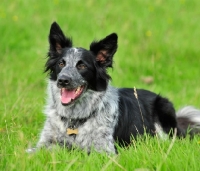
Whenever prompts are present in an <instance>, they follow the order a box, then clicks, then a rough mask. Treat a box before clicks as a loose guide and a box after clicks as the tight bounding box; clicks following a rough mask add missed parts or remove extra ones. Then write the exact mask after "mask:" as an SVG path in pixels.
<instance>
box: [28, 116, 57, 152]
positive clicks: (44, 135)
mask: <svg viewBox="0 0 200 171" xmlns="http://www.w3.org/2000/svg"><path fill="white" fill-rule="evenodd" d="M54 146H56V139H55V132H54V129H53V127H52V125H51V124H50V121H48V120H47V121H46V123H45V125H44V128H43V130H42V132H41V135H40V139H39V141H38V143H37V145H36V147H34V148H29V149H27V150H26V152H28V153H33V152H35V151H37V150H38V149H40V148H47V149H52V148H53V147H54Z"/></svg>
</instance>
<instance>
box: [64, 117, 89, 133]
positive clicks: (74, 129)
mask: <svg viewBox="0 0 200 171" xmlns="http://www.w3.org/2000/svg"><path fill="white" fill-rule="evenodd" d="M61 120H62V121H64V122H68V128H67V135H77V134H78V127H79V126H80V125H83V124H84V123H85V122H86V120H87V119H86V118H84V119H69V118H66V117H63V116H61Z"/></svg>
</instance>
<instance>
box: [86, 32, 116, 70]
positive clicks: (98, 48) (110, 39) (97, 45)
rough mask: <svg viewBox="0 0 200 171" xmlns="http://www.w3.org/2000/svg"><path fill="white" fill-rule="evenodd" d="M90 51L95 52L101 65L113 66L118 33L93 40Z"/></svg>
mask: <svg viewBox="0 0 200 171" xmlns="http://www.w3.org/2000/svg"><path fill="white" fill-rule="evenodd" d="M90 51H92V52H93V53H94V55H95V57H96V61H97V62H98V63H99V64H100V66H103V67H112V63H113V55H114V54H115V52H116V51H117V34H116V33H112V34H110V35H108V36H107V37H105V38H104V39H102V40H100V41H93V42H92V43H91V44H90Z"/></svg>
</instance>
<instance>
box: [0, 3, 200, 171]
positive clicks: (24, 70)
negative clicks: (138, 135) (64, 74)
mask: <svg viewBox="0 0 200 171" xmlns="http://www.w3.org/2000/svg"><path fill="white" fill-rule="evenodd" d="M199 6H200V1H199V0H192V1H189V0H177V1H175V0H168V1H164V0H155V1H148V0H128V1H120V0H110V1H107V0H101V1H96V2H95V1H92V0H88V1H81V0H66V1H64V0H63V1H62V0H53V1H47V0H43V1H35V0H29V1H25V0H24V1H20V0H15V1H12V2H11V1H6V0H2V1H1V3H0V33H1V36H0V52H1V57H0V78H1V79H0V80H1V81H0V83H1V89H0V116H1V117H0V170H6V171H12V170H16V171H18V170H20V171H21V170H25V171H28V170H30V171H33V170H38V171H40V170H42V171H46V170H48V171H49V170H54V171H58V170H84V171H86V170H92V171H95V170H102V171H103V170H128V171H129V170H136V171H147V170H162V171H168V170H178V171H179V170H189V171H196V170H200V167H199V161H200V143H199V142H200V137H198V136H196V137H195V138H194V139H193V140H191V141H190V140H189V138H186V139H185V140H175V142H174V141H172V140H167V141H160V140H158V139H156V138H154V139H152V138H150V137H147V138H146V139H144V140H139V141H137V142H135V141H133V143H132V145H131V146H130V148H128V149H121V148H119V155H118V156H107V155H106V154H98V153H95V152H93V153H92V154H91V155H89V156H88V155H87V154H86V153H85V152H84V151H78V150H74V151H68V150H67V149H64V150H63V149H59V148H58V149H56V150H55V151H52V152H49V151H46V150H41V151H39V152H37V153H35V154H31V155H30V154H26V153H25V149H26V148H28V147H32V146H35V144H36V142H37V140H38V136H39V133H40V130H41V129H42V127H43V123H44V120H45V117H44V116H43V114H42V110H43V106H44V104H45V89H46V81H45V80H46V75H45V74H43V69H44V68H43V66H44V63H45V57H46V53H47V49H48V39H47V37H48V33H49V28H50V25H51V23H52V22H53V21H57V22H58V23H59V24H60V26H61V27H62V28H63V30H64V31H65V33H66V34H67V35H68V36H71V37H73V40H74V45H75V46H79V47H80V46H81V47H84V48H88V47H89V44H90V43H91V41H92V40H93V39H101V38H103V37H105V36H106V35H108V34H110V33H112V32H116V33H118V36H119V48H118V52H117V53H116V55H115V63H114V69H112V70H110V71H109V72H110V74H111V76H112V78H113V81H112V85H114V86H116V87H122V86H123V87H134V86H135V87H136V88H145V89H148V90H151V91H154V92H156V93H160V94H161V95H163V96H166V97H168V98H169V99H170V100H171V101H172V102H173V103H174V106H175V108H176V109H177V110H178V109H179V108H180V107H182V106H185V105H193V106H196V107H199V108H200V100H199V97H200V86H199V85H200V79H199V73H200V68H199V64H200V48H199V45H200V22H199V16H200V10H199ZM149 77H150V78H151V82H150V83H149V82H148V81H147V78H149Z"/></svg>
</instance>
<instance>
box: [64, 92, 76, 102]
mask: <svg viewBox="0 0 200 171" xmlns="http://www.w3.org/2000/svg"><path fill="white" fill-rule="evenodd" d="M61 91H62V92H61V102H62V103H64V104H67V103H70V102H71V100H72V99H75V97H76V94H75V90H67V89H65V88H63V89H62V90H61Z"/></svg>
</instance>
